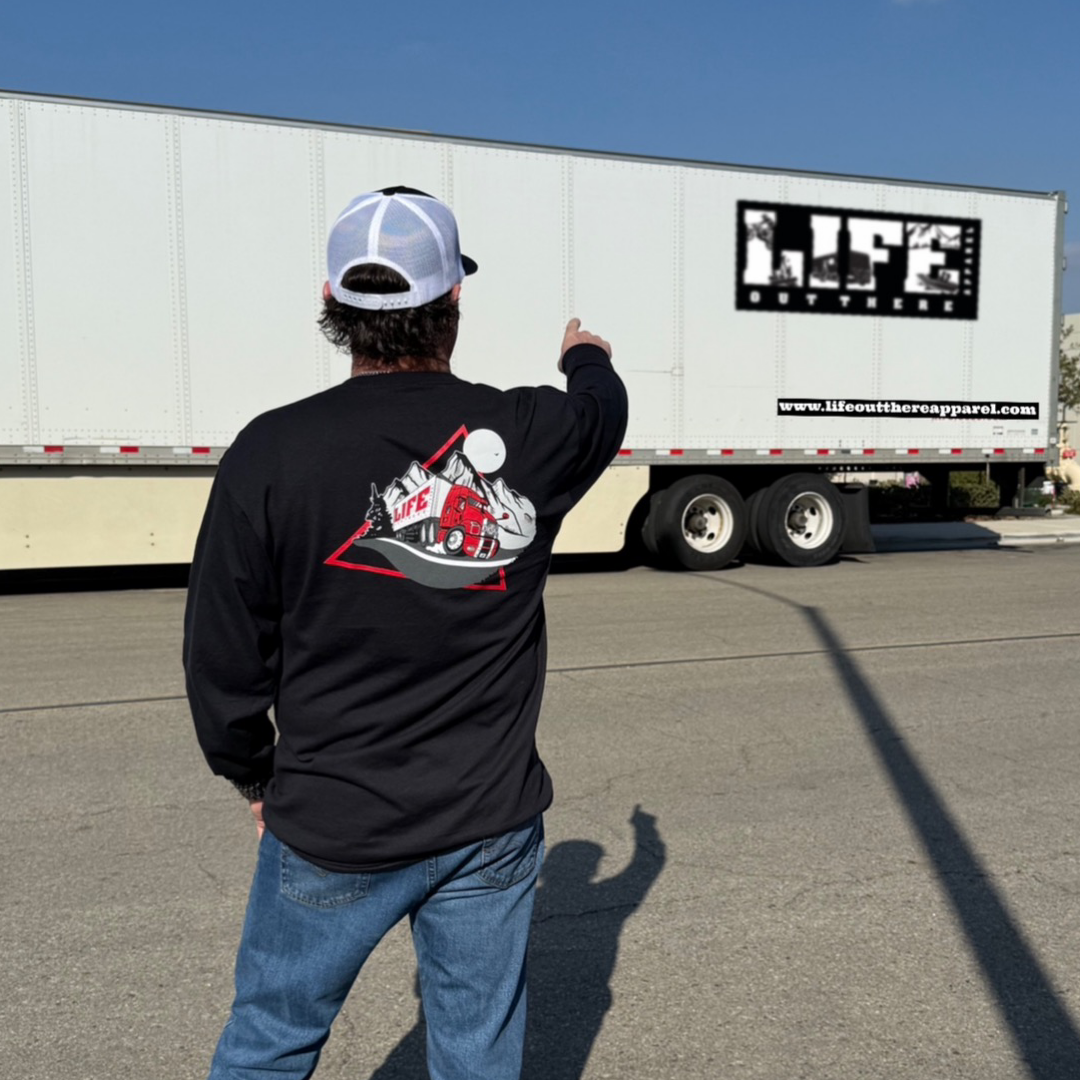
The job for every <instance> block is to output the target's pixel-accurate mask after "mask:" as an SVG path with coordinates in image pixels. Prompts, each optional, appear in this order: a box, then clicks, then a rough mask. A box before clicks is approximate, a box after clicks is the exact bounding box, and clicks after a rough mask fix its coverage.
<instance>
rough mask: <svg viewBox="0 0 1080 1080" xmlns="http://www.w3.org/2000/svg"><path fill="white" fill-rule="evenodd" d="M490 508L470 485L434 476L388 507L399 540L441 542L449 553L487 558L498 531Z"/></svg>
mask: <svg viewBox="0 0 1080 1080" xmlns="http://www.w3.org/2000/svg"><path fill="white" fill-rule="evenodd" d="M489 507H490V504H489V503H488V501H487V499H485V498H484V497H483V496H482V495H481V494H480V493H479V492H477V491H475V490H474V489H473V488H471V487H467V486H465V485H464V484H454V483H452V482H451V481H449V480H447V479H445V478H444V477H441V476H433V477H432V478H431V479H430V480H429V481H428V482H427V483H426V484H424V485H422V486H421V487H419V488H417V489H416V490H415V491H414V492H412V493H411V494H408V495H406V494H403V495H402V496H401V498H400V499H398V500H397V501H396V502H394V503H391V504H390V505H388V506H387V510H389V512H390V517H391V522H392V524H393V528H394V537H395V538H396V539H398V540H402V541H404V542H406V543H412V544H417V543H419V544H424V545H430V544H442V546H443V549H444V550H445V551H446V553H447V554H449V555H462V554H464V555H468V556H470V557H472V558H474V559H490V558H493V557H494V555H495V554H496V552H498V550H499V540H498V535H499V530H498V526H497V525H496V524H495V518H494V516H493V515H492V514H491V511H490V508H489Z"/></svg>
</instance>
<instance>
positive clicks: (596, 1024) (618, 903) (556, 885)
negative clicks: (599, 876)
mask: <svg viewBox="0 0 1080 1080" xmlns="http://www.w3.org/2000/svg"><path fill="white" fill-rule="evenodd" d="M630 824H631V825H632V826H633V829H634V851H633V855H632V856H631V859H630V862H629V863H628V864H627V866H626V868H625V869H624V870H622V871H621V872H620V873H618V874H616V875H615V876H614V877H610V878H605V879H603V880H601V881H597V880H596V871H597V868H598V867H599V865H600V860H601V859H602V858H603V856H604V854H605V853H604V849H603V847H601V846H600V845H599V844H597V843H595V842H593V841H591V840H563V841H562V842H560V843H558V844H556V845H555V846H554V847H552V849H551V850H550V851H549V852H548V854H547V857H546V858H545V860H544V865H543V868H542V869H541V872H540V882H539V884H538V886H537V890H536V907H535V909H534V912H533V930H532V937H531V940H530V943H529V1007H528V1027H527V1030H526V1037H525V1067H524V1071H523V1073H522V1078H523V1080H580V1078H581V1077H582V1076H583V1075H584V1072H585V1065H586V1062H587V1061H588V1059H589V1054H590V1052H591V1051H592V1047H593V1043H594V1042H595V1041H596V1037H597V1035H598V1034H599V1033H600V1029H601V1027H602V1026H603V1023H604V1016H605V1015H606V1014H607V1012H608V1010H609V1009H610V1008H611V1002H612V997H611V989H610V982H611V976H612V974H613V972H614V971H615V962H616V960H617V958H618V953H619V937H620V935H621V934H622V928H623V924H624V923H625V922H626V920H627V919H628V918H629V917H630V916H631V915H633V914H634V912H635V911H637V910H638V908H640V907H641V905H642V903H643V902H644V900H645V897H646V895H647V894H648V892H649V889H650V888H652V885H653V883H654V882H655V881H656V879H657V878H658V877H659V876H660V873H661V871H662V870H663V868H664V863H665V861H666V849H665V846H664V842H663V840H662V839H661V838H660V833H659V831H658V830H657V828H656V818H655V817H654V816H653V815H652V814H649V813H646V812H645V811H643V810H642V809H641V807H640V806H638V807H635V809H634V812H633V814H632V815H631V818H630ZM415 992H416V994H417V998H418V999H419V988H418V987H416V988H415ZM426 1038H427V1031H426V1028H425V1026H424V1014H423V1008H422V1007H418V1016H417V1020H416V1024H415V1025H414V1026H413V1027H412V1028H411V1029H410V1031H409V1032H408V1033H407V1034H406V1035H405V1036H404V1037H403V1038H402V1039H401V1041H400V1042H399V1043H398V1044H397V1046H395V1047H394V1049H393V1050H391V1051H390V1053H389V1054H388V1055H387V1057H386V1060H385V1061H384V1062H383V1063H382V1065H380V1066H379V1067H378V1069H376V1070H375V1072H374V1073H372V1075H371V1080H415V1078H416V1077H420V1076H426V1075H427V1065H426V1051H425V1042H426Z"/></svg>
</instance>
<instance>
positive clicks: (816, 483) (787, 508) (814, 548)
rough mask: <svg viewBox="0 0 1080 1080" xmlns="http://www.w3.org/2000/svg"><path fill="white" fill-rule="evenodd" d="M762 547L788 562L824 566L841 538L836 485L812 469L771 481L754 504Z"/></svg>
mask: <svg viewBox="0 0 1080 1080" xmlns="http://www.w3.org/2000/svg"><path fill="white" fill-rule="evenodd" d="M756 509H757V536H758V543H759V545H760V549H761V551H762V552H763V553H764V554H766V555H769V556H770V557H772V558H774V559H775V560H776V561H777V562H781V563H785V564H786V565H788V566H824V564H825V563H828V562H832V560H833V559H835V558H836V556H837V554H838V553H839V551H840V545H841V544H842V543H843V541H844V503H843V500H842V498H841V496H840V492H839V491H837V490H836V487H835V485H833V484H831V483H829V481H828V480H826V479H825V478H824V477H822V476H818V475H817V474H815V473H793V474H792V475H791V476H784V477H781V479H779V480H777V481H776V482H775V483H774V484H772V485H771V486H770V487H769V488H768V489H767V490H766V491H765V493H764V494H763V495H762V497H761V499H760V501H759V502H758V504H757V506H756Z"/></svg>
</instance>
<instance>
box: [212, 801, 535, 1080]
mask: <svg viewBox="0 0 1080 1080" xmlns="http://www.w3.org/2000/svg"><path fill="white" fill-rule="evenodd" d="M543 853H544V825H543V819H542V818H541V817H536V818H535V819H534V820H533V821H531V822H529V823H528V824H526V825H524V826H523V827H521V828H520V829H514V830H513V831H511V832H508V833H504V834H503V835H501V836H496V837H492V838H490V839H487V840H482V841H480V842H479V843H476V844H470V845H468V846H467V847H464V848H460V849H458V850H457V851H451V852H449V853H447V854H443V855H438V856H436V857H434V858H430V859H425V860H423V861H422V862H417V863H413V864H411V865H410V866H406V867H403V868H401V869H398V870H384V871H380V872H375V873H362V874H339V873H334V872H332V871H329V870H323V869H322V868H320V867H318V866H314V865H312V864H311V863H309V862H307V861H306V860H304V859H302V858H300V857H299V856H298V855H297V854H296V853H295V852H294V851H292V849H290V848H288V847H286V846H285V845H284V844H282V843H281V842H280V841H279V840H278V839H277V838H276V837H275V836H273V835H272V834H271V833H270V832H269V830H268V831H267V832H266V833H265V834H264V835H263V838H262V842H261V843H260V845H259V862H258V866H257V868H256V870H255V880H254V882H253V883H252V886H251V896H250V898H249V900H248V909H247V917H246V918H245V920H244V931H243V936H242V938H241V941H240V951H239V953H238V955H237V958H236V999H235V1001H234V1002H233V1007H232V1015H231V1016H230V1018H229V1022H228V1023H227V1024H226V1025H225V1030H224V1031H223V1032H222V1034H221V1039H220V1041H219V1042H218V1047H217V1051H216V1053H215V1054H214V1060H213V1062H212V1063H211V1066H210V1080H226V1078H229V1080H256V1078H259V1080H267V1078H270V1077H273V1078H275V1080H282V1078H293V1080H303V1078H306V1077H309V1076H311V1074H312V1073H313V1072H314V1070H315V1066H316V1065H317V1064H318V1060H319V1054H320V1052H321V1051H322V1048H323V1045H324V1044H325V1043H326V1040H327V1038H328V1037H329V1034H330V1025H331V1024H332V1023H333V1021H334V1018H335V1017H336V1016H337V1014H338V1011H339V1010H340V1009H341V1006H342V1004H343V1003H344V1001H345V997H346V995H347V994H348V992H349V988H350V987H351V986H352V984H353V981H354V980H355V979H356V976H357V975H358V974H359V972H360V968H361V967H362V966H363V964H364V961H365V960H366V959H367V958H368V956H369V955H370V954H371V952H372V950H373V949H374V948H375V946H376V945H377V944H378V943H379V941H380V940H381V939H382V937H383V936H384V935H385V934H386V932H387V931H388V930H389V929H390V928H391V927H392V926H394V925H395V924H396V923H397V922H399V921H400V920H401V919H402V918H404V917H405V916H406V915H408V916H409V922H410V925H411V926H412V934H413V945H414V947H415V949H416V958H417V965H418V968H419V973H420V993H421V997H422V1001H423V1008H424V1017H425V1019H426V1021H427V1031H428V1047H427V1050H428V1071H429V1072H430V1074H431V1078H432V1080H477V1078H483V1080H517V1078H518V1076H519V1075H520V1073H521V1056H522V1048H523V1045H524V1041H525V950H526V946H527V944H528V939H529V923H530V919H531V917H532V907H533V897H534V895H535V885H536V877H537V874H538V872H539V869H540V863H541V861H542V860H543Z"/></svg>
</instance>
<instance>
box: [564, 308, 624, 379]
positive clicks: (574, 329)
mask: <svg viewBox="0 0 1080 1080" xmlns="http://www.w3.org/2000/svg"><path fill="white" fill-rule="evenodd" d="M575 345H599V346H600V348H601V349H603V350H604V352H606V353H607V354H608V356H611V345H610V344H609V343H608V342H606V341H605V340H604V339H603V338H602V337H598V336H597V335H596V334H590V333H589V331H588V330H582V329H581V320H580V319H571V320H570V321H569V322H568V323H567V324H566V332H565V333H564V334H563V343H562V352H560V353H559V370H560V371H562V369H563V357H565V356H566V353H567V350H568V349H572V348H573V347H574V346H575Z"/></svg>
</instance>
